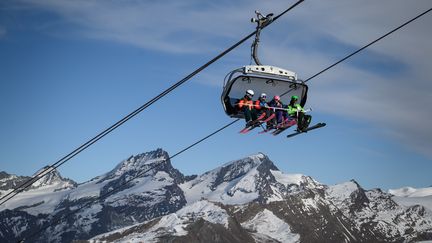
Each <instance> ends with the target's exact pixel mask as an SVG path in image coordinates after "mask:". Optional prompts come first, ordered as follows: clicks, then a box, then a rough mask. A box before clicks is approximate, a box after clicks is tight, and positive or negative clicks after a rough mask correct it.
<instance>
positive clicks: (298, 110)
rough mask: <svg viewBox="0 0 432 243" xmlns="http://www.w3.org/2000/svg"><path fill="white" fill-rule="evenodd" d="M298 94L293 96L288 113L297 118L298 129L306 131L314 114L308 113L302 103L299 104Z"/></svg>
mask: <svg viewBox="0 0 432 243" xmlns="http://www.w3.org/2000/svg"><path fill="white" fill-rule="evenodd" d="M297 101H298V96H297V95H293V96H291V101H290V103H289V105H288V109H287V111H288V115H289V116H291V117H294V118H296V119H297V130H298V131H299V132H304V131H306V129H307V128H308V126H309V124H310V122H311V120H312V116H310V115H306V114H305V110H304V109H303V107H301V105H300V104H297Z"/></svg>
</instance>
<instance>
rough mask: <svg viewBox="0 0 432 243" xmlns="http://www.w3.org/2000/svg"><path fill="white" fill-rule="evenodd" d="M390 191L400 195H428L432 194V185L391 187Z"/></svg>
mask: <svg viewBox="0 0 432 243" xmlns="http://www.w3.org/2000/svg"><path fill="white" fill-rule="evenodd" d="M388 192H389V193H390V194H392V195H395V196H398V197H427V196H432V187H426V188H413V187H402V188H399V189H390V190H389V191H388Z"/></svg>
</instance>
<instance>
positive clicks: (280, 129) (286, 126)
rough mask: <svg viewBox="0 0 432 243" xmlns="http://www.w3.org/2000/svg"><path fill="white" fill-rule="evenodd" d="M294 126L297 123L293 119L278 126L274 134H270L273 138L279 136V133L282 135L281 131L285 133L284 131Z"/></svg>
mask: <svg viewBox="0 0 432 243" xmlns="http://www.w3.org/2000/svg"><path fill="white" fill-rule="evenodd" d="M295 124H297V121H296V120H295V119H292V120H290V121H285V122H284V123H283V124H282V125H281V126H278V127H277V128H276V130H275V131H274V132H272V134H273V135H274V136H276V135H279V134H280V133H282V132H283V131H285V130H286V129H288V128H290V127H292V126H294V125H295Z"/></svg>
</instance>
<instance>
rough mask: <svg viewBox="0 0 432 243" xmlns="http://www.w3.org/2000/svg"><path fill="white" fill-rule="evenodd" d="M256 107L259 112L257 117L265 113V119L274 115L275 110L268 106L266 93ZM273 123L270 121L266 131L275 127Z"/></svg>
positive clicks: (256, 102)
mask: <svg viewBox="0 0 432 243" xmlns="http://www.w3.org/2000/svg"><path fill="white" fill-rule="evenodd" d="M254 107H255V109H256V110H257V116H259V115H261V114H262V113H265V118H268V117H270V116H271V115H272V114H273V110H272V109H270V106H269V105H268V104H267V95H266V94H265V93H262V94H261V95H260V97H259V98H258V100H257V101H255V105H254ZM273 123H274V122H273V121H271V120H270V121H268V122H267V128H266V129H269V128H271V127H273Z"/></svg>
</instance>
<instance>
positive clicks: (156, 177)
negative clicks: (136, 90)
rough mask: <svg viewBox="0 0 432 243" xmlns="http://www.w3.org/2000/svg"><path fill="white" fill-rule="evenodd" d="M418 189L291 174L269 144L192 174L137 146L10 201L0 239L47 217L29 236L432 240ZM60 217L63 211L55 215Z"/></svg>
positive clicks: (11, 181)
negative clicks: (81, 179) (78, 179)
mask: <svg viewBox="0 0 432 243" xmlns="http://www.w3.org/2000/svg"><path fill="white" fill-rule="evenodd" d="M25 178H28V177H19V176H15V175H9V174H7V173H6V172H1V173H0V190H3V192H6V191H7V190H12V189H11V188H14V187H13V186H14V185H17V184H18V183H20V182H21V181H22V180H24V179H25ZM68 183H69V184H68ZM64 185H73V186H64ZM55 188H57V189H59V190H56V189H55ZM405 191H407V190H403V192H405ZM412 191H413V190H410V192H412ZM423 191H424V190H423ZM396 192H398V193H399V191H395V193H396ZM398 195H399V194H398ZM415 195H416V196H418V195H420V194H415ZM407 199H409V200H410V201H407ZM417 199H418V197H409V198H408V197H407V198H405V197H395V196H393V195H391V194H389V193H385V192H383V191H381V190H380V189H373V190H365V189H363V188H362V187H361V186H360V184H359V183H357V182H356V181H354V180H352V181H349V182H345V183H341V184H337V185H333V186H327V185H324V184H321V183H319V182H317V181H315V180H314V179H313V178H311V177H309V176H305V175H302V174H286V173H283V172H281V171H280V170H279V169H278V168H277V167H276V166H275V165H274V163H273V162H272V161H271V160H270V159H269V158H268V157H267V156H266V155H264V154H263V153H258V154H254V155H250V156H248V157H245V158H242V159H239V160H234V161H231V162H228V163H225V164H223V165H222V166H220V167H218V168H215V169H213V170H210V171H208V172H206V173H204V174H202V175H198V176H191V177H187V176H184V175H183V174H182V173H180V172H179V171H178V170H177V169H175V168H173V166H172V165H171V162H170V159H169V156H168V153H167V152H165V151H163V150H162V149H157V150H154V151H150V152H147V153H143V154H139V155H135V156H131V157H129V158H128V159H126V160H123V161H121V162H120V163H119V164H118V165H117V166H116V167H115V168H114V169H113V170H111V171H109V172H107V173H106V174H104V175H101V176H98V177H95V178H94V179H92V180H90V181H88V182H85V183H81V184H78V185H76V184H73V183H72V182H71V181H68V180H67V179H63V178H62V177H61V176H60V174H58V172H57V171H55V172H53V173H51V174H50V175H47V176H46V178H45V177H44V178H42V179H41V182H40V184H39V185H37V186H35V187H33V188H30V189H29V190H27V191H25V192H22V193H21V194H19V195H18V196H17V197H15V198H13V199H12V200H10V202H8V203H6V204H4V205H1V206H0V241H1V242H12V241H18V240H20V239H22V238H25V237H28V236H29V235H31V233H32V232H36V231H37V230H39V229H42V228H44V227H46V230H44V231H42V232H41V233H40V234H38V235H37V236H36V237H33V238H31V239H28V240H29V241H31V242H70V241H73V240H89V239H90V242H105V241H110V242H111V241H115V242H142V241H144V242H239V243H240V242H416V241H419V240H427V239H429V240H430V239H432V211H431V210H430V209H428V207H423V206H420V205H415V204H414V203H413V202H414V200H417ZM422 200H423V201H422V202H423V204H422V205H426V206H427V205H429V204H427V203H426V201H427V200H429V199H428V198H427V197H424V198H422ZM401 202H403V203H401ZM81 208H82V209H81ZM55 219H61V220H59V221H58V222H56V223H55V224H52V222H53V220H55Z"/></svg>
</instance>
